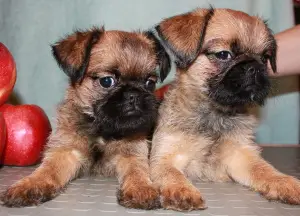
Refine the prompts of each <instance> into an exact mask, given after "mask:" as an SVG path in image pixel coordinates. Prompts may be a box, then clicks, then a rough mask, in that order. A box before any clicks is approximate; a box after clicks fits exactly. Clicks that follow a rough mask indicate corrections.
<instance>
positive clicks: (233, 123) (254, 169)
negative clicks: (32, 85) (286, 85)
mask: <svg viewBox="0 0 300 216" xmlns="http://www.w3.org/2000/svg"><path fill="white" fill-rule="evenodd" d="M156 30H157V32H158V35H159V36H160V37H161V39H162V43H163V44H164V46H166V47H168V48H169V50H170V51H171V53H172V54H173V55H174V58H175V62H176V65H177V68H178V69H177V74H176V78H175V81H174V83H173V84H172V85H171V87H170V90H169V92H168V93H167V94H166V96H165V100H164V101H163V103H162V105H161V107H160V108H159V116H160V118H159V120H158V126H157V129H156V131H155V133H154V137H153V143H152V152H151V156H150V169H151V177H152V180H153V182H154V183H157V184H158V185H159V186H160V190H161V202H162V206H163V207H164V208H166V209H174V210H179V211H184V210H186V211H189V210H193V209H204V208H206V207H205V203H204V200H203V197H202V196H201V193H200V191H198V190H197V188H196V187H194V186H193V185H192V183H191V182H190V181H189V180H188V179H201V180H208V181H215V182H216V181H221V182H224V181H229V180H234V181H236V182H239V183H241V184H243V185H246V186H249V187H250V188H251V189H253V190H255V191H258V192H260V193H261V194H262V195H263V196H265V197H266V198H267V199H269V200H280V201H282V202H285V203H290V204H300V182H299V181H298V180H297V179H295V178H293V177H291V176H287V175H284V174H282V173H280V172H278V171H277V170H276V169H275V168H273V167H272V166H271V165H270V164H268V163H267V162H266V161H264V160H263V159H262V158H261V156H260V152H259V148H258V147H257V146H256V145H255V143H254V135H253V133H254V132H253V130H254V127H255V119H254V117H252V116H251V115H249V114H248V112H247V108H249V106H251V105H254V104H260V105H261V104H263V102H264V99H265V98H266V96H267V95H268V92H269V87H270V83H269V80H268V75H267V70H268V69H267V65H268V62H270V64H271V66H272V69H273V71H276V42H275V40H274V37H273V36H272V34H271V32H270V30H269V29H268V27H267V26H266V24H265V23H264V22H263V21H262V20H261V19H259V18H258V17H253V16H249V15H247V14H245V13H243V12H239V11H234V10H230V9H215V10H213V9H210V10H208V9H196V10H194V11H192V12H190V13H186V14H183V15H178V16H175V17H171V18H168V19H166V20H164V21H162V22H161V23H160V24H159V25H158V26H157V27H156Z"/></svg>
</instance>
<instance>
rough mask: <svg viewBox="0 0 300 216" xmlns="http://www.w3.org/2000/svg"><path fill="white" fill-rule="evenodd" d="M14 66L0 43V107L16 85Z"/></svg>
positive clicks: (7, 51)
mask: <svg viewBox="0 0 300 216" xmlns="http://www.w3.org/2000/svg"><path fill="white" fill-rule="evenodd" d="M16 76H17V75H16V64H15V61H14V58H13V57H12V55H11V54H10V52H9V50H8V49H7V48H6V47H5V46H4V45H3V44H2V43H0V106H1V105H2V104H4V103H5V102H6V101H7V100H8V98H9V96H10V94H11V93H12V91H13V88H14V85H15V83H16Z"/></svg>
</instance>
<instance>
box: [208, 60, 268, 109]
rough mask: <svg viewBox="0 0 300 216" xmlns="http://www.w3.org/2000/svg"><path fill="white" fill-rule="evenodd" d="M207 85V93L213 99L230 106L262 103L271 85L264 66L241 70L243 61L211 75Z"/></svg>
mask: <svg viewBox="0 0 300 216" xmlns="http://www.w3.org/2000/svg"><path fill="white" fill-rule="evenodd" d="M207 85H208V92H209V93H208V95H209V97H210V98H211V99H212V100H213V101H215V102H216V103H218V104H220V105H222V106H230V107H243V106H246V105H255V104H258V105H263V104H264V101H265V99H266V98H267V96H268V94H269V91H270V86H271V85H270V81H269V79H268V74H267V69H266V68H265V69H264V70H262V71H260V72H257V73H250V72H248V71H245V70H243V62H241V63H239V64H236V65H235V66H234V67H232V68H231V69H230V70H228V71H225V72H221V74H219V75H216V76H214V77H211V78H210V79H209V80H208V82H207Z"/></svg>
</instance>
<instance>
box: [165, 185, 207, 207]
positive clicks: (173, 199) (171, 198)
mask: <svg viewBox="0 0 300 216" xmlns="http://www.w3.org/2000/svg"><path fill="white" fill-rule="evenodd" d="M161 204H162V206H163V208H165V209H172V210H176V211H191V210H199V209H206V207H205V202H204V200H203V198H202V196H201V194H200V192H199V191H198V190H197V189H196V188H194V187H193V186H188V185H169V186H167V187H164V188H162V190H161Z"/></svg>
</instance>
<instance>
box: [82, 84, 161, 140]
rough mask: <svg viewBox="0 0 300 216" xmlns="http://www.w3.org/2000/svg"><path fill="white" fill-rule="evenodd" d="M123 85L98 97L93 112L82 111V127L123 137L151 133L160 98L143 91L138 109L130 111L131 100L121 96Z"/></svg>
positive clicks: (101, 134) (109, 136) (100, 134)
mask: <svg viewBox="0 0 300 216" xmlns="http://www.w3.org/2000/svg"><path fill="white" fill-rule="evenodd" d="M124 91H126V89H125V90H124V89H120V90H118V91H117V92H114V93H113V94H112V95H110V96H107V97H105V98H103V99H100V100H98V101H96V102H95V103H94V104H93V105H92V110H93V111H92V113H89V114H87V113H82V114H81V119H80V123H79V124H80V128H81V129H82V130H83V131H84V132H85V133H87V134H88V135H89V136H90V137H102V138H104V139H107V140H110V139H123V138H129V137H131V136H134V135H139V134H143V135H148V134H149V133H150V132H151V129H152V128H153V127H154V125H155V123H156V120H157V116H158V104H159V103H158V101H157V100H156V97H155V96H154V95H153V94H151V93H149V92H146V91H143V90H141V91H140V98H141V99H140V101H139V102H138V104H137V106H138V108H137V110H136V111H135V112H128V101H126V100H122V99H121V97H120V94H122V93H123V92H124Z"/></svg>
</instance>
